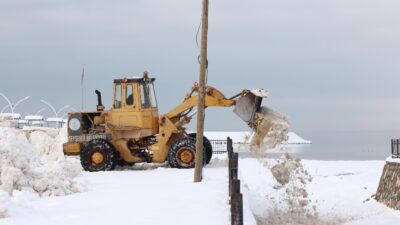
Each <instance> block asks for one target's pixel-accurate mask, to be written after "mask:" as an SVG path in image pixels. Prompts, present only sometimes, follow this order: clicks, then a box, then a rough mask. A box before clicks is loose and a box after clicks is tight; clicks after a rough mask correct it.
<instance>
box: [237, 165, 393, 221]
mask: <svg viewBox="0 0 400 225" xmlns="http://www.w3.org/2000/svg"><path fill="white" fill-rule="evenodd" d="M239 163H240V165H239V167H240V171H241V177H242V180H243V186H244V192H245V193H246V196H247V198H248V199H249V203H250V206H251V209H252V211H253V212H254V213H255V215H256V217H258V218H259V220H260V221H261V223H260V224H347V225H350V224H351V225H356V224H357V225H361V224H364V225H375V224H382V225H392V224H393V225H394V224H399V221H400V212H399V211H395V210H393V209H390V208H387V207H386V206H385V205H383V204H380V203H378V202H376V201H375V200H374V199H373V198H371V196H372V195H374V194H375V192H376V190H377V187H378V184H379V179H380V176H381V173H382V169H383V166H384V163H385V162H384V161H311V160H305V161H301V163H302V165H303V167H304V169H305V170H306V171H308V174H309V175H310V176H311V177H312V180H311V181H310V182H309V181H307V182H306V184H305V185H304V186H305V190H306V192H307V194H308V196H307V198H306V199H307V200H309V202H308V204H307V205H306V206H305V208H308V209H311V210H314V209H315V212H316V214H315V216H313V217H302V216H298V215H297V216H293V214H291V210H293V209H292V208H291V207H289V209H288V208H287V205H288V202H291V201H293V200H294V199H296V196H290V195H288V194H287V188H286V186H288V185H290V182H289V183H288V184H287V185H281V184H279V183H278V182H277V181H276V179H274V176H273V175H272V173H271V172H270V168H271V167H272V166H273V165H275V164H276V161H275V160H269V159H268V160H267V159H254V158H253V159H251V158H246V159H241V160H240V162H239Z"/></svg>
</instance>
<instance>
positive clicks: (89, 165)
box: [80, 139, 119, 172]
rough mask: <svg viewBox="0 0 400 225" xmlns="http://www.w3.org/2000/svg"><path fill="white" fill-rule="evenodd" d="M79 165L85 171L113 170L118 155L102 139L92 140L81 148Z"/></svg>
mask: <svg viewBox="0 0 400 225" xmlns="http://www.w3.org/2000/svg"><path fill="white" fill-rule="evenodd" d="M80 158H81V165H82V167H83V169H84V170H86V171H91V172H95V171H104V170H113V169H114V168H115V166H116V165H117V163H118V158H119V155H118V153H117V152H116V151H115V150H114V147H113V146H112V145H111V144H110V143H109V142H108V141H106V140H104V139H94V140H91V141H89V142H88V143H87V144H85V146H84V147H83V149H82V151H81V154H80Z"/></svg>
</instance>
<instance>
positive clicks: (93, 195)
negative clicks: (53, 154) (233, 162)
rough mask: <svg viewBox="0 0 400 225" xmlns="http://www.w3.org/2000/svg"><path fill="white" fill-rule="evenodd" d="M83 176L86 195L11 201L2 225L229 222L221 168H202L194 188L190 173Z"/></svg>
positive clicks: (161, 171) (148, 171)
mask: <svg viewBox="0 0 400 225" xmlns="http://www.w3.org/2000/svg"><path fill="white" fill-rule="evenodd" d="M146 168H147V167H146ZM81 176H82V178H84V179H85V180H86V181H87V185H88V187H89V190H88V191H87V192H83V193H79V194H73V195H68V196H61V197H46V198H35V199H32V200H22V201H21V200H19V199H18V196H17V197H13V198H12V201H11V202H10V203H11V204H12V206H10V207H9V214H10V216H9V217H8V218H4V219H0V224H4V225H14V224H15V225H16V224H18V225H26V224H30V225H34V224H38V225H39V224H40V225H46V224H48V225H54V224H57V225H62V224H65V225H71V224H82V225H84V224H85V225H86V224H87V225H92V224H97V225H102V224H104V225H110V224H119V225H123V224H127V225H128V224H140V225H146V224H149V225H150V224H173V225H179V224H182V225H187V224H199V225H204V224H210V225H211V224H215V225H224V224H226V225H228V224H229V223H230V214H229V206H228V201H229V200H228V186H227V169H226V167H225V164H218V163H216V164H215V166H214V167H211V168H205V170H204V179H203V182H201V183H193V169H190V170H179V169H171V168H164V167H162V166H161V167H158V168H157V167H155V168H151V169H142V168H141V167H140V166H139V167H138V166H136V167H134V168H130V169H128V168H126V169H125V170H122V171H112V172H98V173H89V172H83V173H82V175H81Z"/></svg>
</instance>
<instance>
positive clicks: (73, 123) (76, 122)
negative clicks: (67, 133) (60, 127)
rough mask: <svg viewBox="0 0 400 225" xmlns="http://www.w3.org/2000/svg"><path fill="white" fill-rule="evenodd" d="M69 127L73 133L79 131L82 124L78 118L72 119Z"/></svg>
mask: <svg viewBox="0 0 400 225" xmlns="http://www.w3.org/2000/svg"><path fill="white" fill-rule="evenodd" d="M68 126H69V129H71V130H73V131H77V130H79V128H80V127H81V122H80V121H79V119H77V118H72V119H70V120H69V123H68Z"/></svg>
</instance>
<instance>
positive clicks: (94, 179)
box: [0, 127, 400, 225]
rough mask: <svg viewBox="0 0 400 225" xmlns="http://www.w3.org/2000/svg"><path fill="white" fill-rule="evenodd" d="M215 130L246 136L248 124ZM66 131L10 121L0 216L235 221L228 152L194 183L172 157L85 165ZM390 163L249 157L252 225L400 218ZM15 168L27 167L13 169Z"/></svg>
mask: <svg viewBox="0 0 400 225" xmlns="http://www.w3.org/2000/svg"><path fill="white" fill-rule="evenodd" d="M235 135H236V136H235ZM206 136H208V137H209V138H210V139H221V137H226V136H231V137H232V138H233V139H234V141H237V142H240V140H243V138H245V137H246V133H245V132H235V133H227V132H223V133H216V132H207V133H206ZM290 136H291V137H295V138H296V139H297V141H300V142H302V143H304V142H306V141H305V140H304V139H302V138H301V137H299V136H298V135H296V136H297V137H296V136H294V135H293V133H292V134H291V135H290ZM64 138H65V133H64V134H63V133H62V132H61V133H59V132H56V131H55V130H54V129H50V130H43V131H38V130H35V129H33V130H26V131H19V130H10V129H9V128H1V127H0V150H1V152H2V155H1V156H0V157H1V158H0V159H1V160H0V162H1V164H2V166H1V168H0V169H1V179H0V181H1V186H0V189H2V190H3V191H0V215H1V213H2V210H5V214H4V215H5V216H6V218H2V219H0V225H2V224H4V225H17V224H18V225H25V224H32V225H35V224H40V225H42V224H88V225H90V224H98V225H103V224H104V225H106V224H107V225H109V224H121V225H123V224H166V225H168V224H171V225H172V224H173V225H177V224H216V225H217V224H218V225H222V224H230V212H229V204H228V203H229V199H228V180H227V179H228V178H227V160H226V155H216V156H215V157H214V159H213V160H212V161H211V163H210V164H209V165H207V166H206V167H205V168H204V179H203V182H201V183H193V169H189V170H179V169H171V168H168V167H167V166H166V165H152V164H139V165H136V166H134V167H124V168H117V170H116V171H110V172H98V173H89V172H82V171H80V170H76V164H74V163H72V162H74V160H75V161H77V160H76V158H70V159H68V160H70V161H66V159H65V158H64V156H62V155H60V154H59V153H60V151H61V150H60V148H59V145H61V144H62V142H63V141H64V140H65V139H64ZM293 140H295V139H293ZM25 150H26V152H25ZM11 153H15V154H11ZM28 153H29V154H30V155H31V156H32V157H30V158H29V157H28V155H27V154H28ZM10 154H11V155H10ZM18 154H19V155H21V156H22V157H21V159H20V160H17V159H16V157H18ZM10 157H11V158H10ZM22 159H23V160H25V161H26V162H21V160H22ZM27 162H28V163H27ZM66 162H70V164H68V163H66ZM384 163H385V161H312V160H302V161H298V160H295V159H287V158H283V159H280V160H276V159H265V158H257V157H246V158H240V162H239V168H240V179H241V184H242V192H243V194H244V212H245V215H244V216H245V224H246V225H255V224H256V220H258V224H262V225H263V224H316V225H322V224H332V225H336V224H347V225H375V224H385V225H390V224H399V222H398V221H400V212H399V211H395V210H392V209H390V208H387V207H386V206H384V205H382V204H380V203H377V202H376V201H375V200H374V199H373V198H371V196H372V195H373V194H374V193H375V192H376V189H377V186H378V183H379V178H380V175H381V172H382V169H383V165H384ZM57 165H61V166H57ZM21 166H22V167H21ZM10 167H12V168H15V170H13V171H18V170H20V172H21V173H22V174H21V173H19V174H18V176H11V177H9V176H6V175H7V174H8V173H7V171H8V170H9V169H5V168H10ZM63 168H64V169H66V171H67V173H65V172H63V170H64V169H63ZM68 169H73V170H72V171H73V172H74V173H73V174H74V176H71V175H70V172H71V171H70V172H68ZM286 169H287V170H286ZM4 171H6V172H4ZM77 171H78V173H76V172H77ZM76 174H78V175H77V177H75V175H76ZM49 175H50V176H49ZM285 178H290V179H288V180H285ZM22 181H23V182H22ZM25 181H28V182H25ZM31 181H32V182H31ZM51 181H57V182H51ZM78 181H79V182H78ZM10 182H11V183H10ZM21 182H22V183H21ZM24 182H25V183H24ZM38 182H39V183H41V182H43V183H44V184H45V186H41V185H38ZM76 182H78V183H76ZM10 185H11V186H10ZM77 185H78V186H77ZM7 187H8V189H7ZM10 187H11V188H12V190H10V189H9V188H10ZM37 187H45V188H44V189H43V190H42V189H37ZM60 190H63V191H61V192H60Z"/></svg>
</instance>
